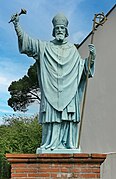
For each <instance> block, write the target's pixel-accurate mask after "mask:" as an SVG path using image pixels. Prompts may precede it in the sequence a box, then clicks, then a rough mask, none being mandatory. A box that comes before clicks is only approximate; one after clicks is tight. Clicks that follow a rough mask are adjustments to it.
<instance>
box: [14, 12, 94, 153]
mask: <svg viewBox="0 0 116 179" xmlns="http://www.w3.org/2000/svg"><path fill="white" fill-rule="evenodd" d="M11 21H12V22H13V24H14V28H15V31H16V34H17V36H18V45H19V51H20V53H23V54H26V55H27V56H29V57H33V58H34V59H35V61H36V63H37V75H38V80H39V85H40V89H41V103H40V115H39V123H40V124H42V144H41V146H40V148H38V149H37V153H39V151H40V150H41V151H44V152H45V153H47V151H51V153H52V152H54V151H61V152H60V153H62V152H63V151H69V150H70V149H71V150H72V151H73V150H76V148H77V142H78V134H79V129H78V125H79V122H80V104H81V99H82V95H83V91H84V86H85V82H86V75H87V73H88V74H89V77H93V74H94V61H95V56H96V52H95V47H94V45H93V44H89V45H88V47H89V52H90V54H91V61H90V68H89V70H88V58H85V59H82V58H81V56H80V54H79V52H78V50H77V48H76V47H75V45H74V44H72V43H69V42H68V40H67V37H68V35H69V34H68V20H67V18H66V17H65V16H64V15H63V14H62V13H59V14H57V15H56V16H55V17H54V18H53V20H52V23H53V33H52V35H53V37H54V39H53V40H51V41H50V42H47V41H41V40H38V39H33V38H31V37H30V36H28V35H27V34H26V33H25V32H24V31H23V30H22V28H21V26H20V24H19V15H18V14H15V15H13V16H12V17H11ZM44 152H43V153H44Z"/></svg>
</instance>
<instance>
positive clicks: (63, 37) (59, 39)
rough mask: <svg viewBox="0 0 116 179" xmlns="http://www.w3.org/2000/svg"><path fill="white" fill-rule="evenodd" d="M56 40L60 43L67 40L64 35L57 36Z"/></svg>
mask: <svg viewBox="0 0 116 179" xmlns="http://www.w3.org/2000/svg"><path fill="white" fill-rule="evenodd" d="M55 38H56V40H58V41H59V42H63V40H64V39H65V35H64V34H61V33H60V34H56V36H55Z"/></svg>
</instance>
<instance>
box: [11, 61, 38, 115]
mask: <svg viewBox="0 0 116 179" xmlns="http://www.w3.org/2000/svg"><path fill="white" fill-rule="evenodd" d="M8 91H9V92H10V95H11V97H10V98H9V100H8V105H9V106H10V107H11V108H13V110H14V111H17V110H19V111H23V112H25V111H26V110H27V107H28V106H29V105H30V104H31V103H33V102H35V101H38V102H39V101H40V97H39V95H38V94H39V93H40V92H39V84H38V78H37V69H36V63H35V64H34V65H32V66H30V68H29V69H28V72H27V75H24V77H22V78H21V79H19V80H18V81H13V82H12V83H11V84H10V86H9V88H8Z"/></svg>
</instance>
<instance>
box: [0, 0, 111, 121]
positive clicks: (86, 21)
mask: <svg viewBox="0 0 116 179" xmlns="http://www.w3.org/2000/svg"><path fill="white" fill-rule="evenodd" d="M114 5H115V0H107V1H106V0H10V1H8V0H0V123H2V121H3V118H4V116H11V115H13V114H15V115H26V116H30V115H35V114H37V113H38V110H39V107H38V105H37V104H34V105H31V106H30V107H29V110H28V111H27V112H26V113H21V112H19V111H18V112H14V111H13V109H12V108H11V107H9V106H8V104H7V101H8V99H9V98H10V94H9V92H8V87H9V85H10V84H11V82H12V81H17V80H18V79H19V78H22V77H23V76H24V75H25V74H26V73H27V70H28V68H29V67H30V65H32V64H33V63H34V59H32V58H29V57H27V56H26V55H22V54H20V53H19V50H18V43H17V36H16V34H15V30H14V28H13V24H12V23H8V22H9V20H10V18H11V15H13V14H14V13H19V12H20V10H21V8H24V9H26V10H27V14H26V15H21V16H20V24H21V26H22V28H23V30H24V31H26V32H27V33H28V35H30V36H31V37H33V38H37V39H40V40H46V41H50V40H52V39H53V37H52V23H51V21H52V18H53V17H54V16H55V15H56V14H57V13H59V12H62V13H64V14H65V16H66V17H67V18H68V20H69V27H68V31H69V41H70V42H72V43H77V44H78V43H80V42H82V40H84V38H85V37H86V36H87V35H88V34H89V33H90V31H91V29H92V20H93V18H94V14H97V13H101V12H104V13H105V14H106V13H107V12H108V11H109V10H110V9H111V8H112V7H113V6H114Z"/></svg>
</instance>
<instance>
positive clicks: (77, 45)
mask: <svg viewBox="0 0 116 179" xmlns="http://www.w3.org/2000/svg"><path fill="white" fill-rule="evenodd" d="M115 8H116V4H115V5H114V6H113V7H112V8H111V9H110V10H109V11H108V13H107V14H106V15H105V16H106V17H108V15H109V14H110V13H111V12H112V11H113V10H114V9H115ZM98 26H99V25H98ZM98 26H97V28H98ZM91 34H92V31H91V32H90V33H89V34H88V35H87V36H86V37H85V38H84V40H83V41H82V42H81V43H80V44H75V46H76V47H77V48H79V47H80V46H81V45H82V44H83V43H84V42H85V41H86V40H87V39H88V37H89V36H90V35H91Z"/></svg>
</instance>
